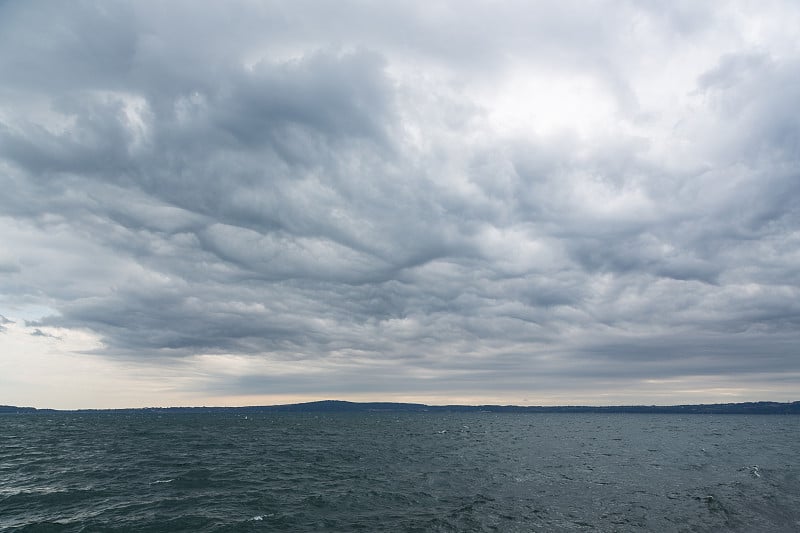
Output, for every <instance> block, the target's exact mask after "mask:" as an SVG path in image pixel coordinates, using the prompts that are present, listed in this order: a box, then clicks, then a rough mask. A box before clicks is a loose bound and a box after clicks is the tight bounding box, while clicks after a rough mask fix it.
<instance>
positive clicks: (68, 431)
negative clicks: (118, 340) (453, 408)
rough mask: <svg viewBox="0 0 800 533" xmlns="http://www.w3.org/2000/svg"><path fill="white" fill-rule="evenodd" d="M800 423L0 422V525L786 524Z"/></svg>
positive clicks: (559, 418) (442, 527) (72, 417)
mask: <svg viewBox="0 0 800 533" xmlns="http://www.w3.org/2000/svg"><path fill="white" fill-rule="evenodd" d="M798 437H800V417H794V416H734V415H725V416H710V415H709V416H706V415H694V416H678V415H624V414H615V415H604V414H489V413H472V414H441V413H437V414H420V413H416V414H413V413H409V414H396V413H368V414H328V415H313V414H303V415H292V414H267V413H264V414H248V415H247V418H245V415H241V414H230V413H215V414H155V413H126V414H120V413H93V414H75V413H56V414H41V413H40V414H32V415H4V416H0V530H3V531H6V530H7V531H76V532H77V531H82V532H90V531H92V532H94V531H259V532H266V531H369V532H372V531H420V532H426V531H500V532H507V531H508V532H512V531H643V530H644V531H760V532H768V531H798V530H800V479H798V473H799V471H800V454H798V452H800V438H798Z"/></svg>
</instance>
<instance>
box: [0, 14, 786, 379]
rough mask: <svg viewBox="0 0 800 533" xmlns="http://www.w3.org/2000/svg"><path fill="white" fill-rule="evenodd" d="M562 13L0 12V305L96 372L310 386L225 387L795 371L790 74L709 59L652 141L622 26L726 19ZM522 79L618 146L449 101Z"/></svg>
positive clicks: (689, 29) (769, 62)
mask: <svg viewBox="0 0 800 533" xmlns="http://www.w3.org/2000/svg"><path fill="white" fill-rule="evenodd" d="M579 6H580V8H581V9H579V10H577V12H576V11H575V9H573V8H575V5H572V6H571V7H570V6H568V7H566V8H560V7H554V6H545V5H540V6H534V7H529V6H527V5H523V4H522V3H519V4H517V3H513V2H512V3H508V4H503V5H500V6H490V5H489V4H483V3H467V4H465V5H464V6H463V7H462V8H460V9H459V12H458V13H456V12H449V10H448V9H446V8H443V9H444V12H439V13H435V12H433V11H430V10H427V9H426V8H423V7H421V6H413V5H411V6H409V7H408V9H402V10H400V9H398V8H394V7H387V8H386V9H385V10H378V11H376V10H375V8H372V7H370V6H369V5H362V4H360V3H356V4H349V3H345V4H343V5H342V7H341V10H340V9H338V8H337V10H336V12H335V13H334V12H331V11H330V9H331V8H328V7H325V6H320V5H316V4H315V5H309V4H305V3H302V2H300V3H296V4H292V6H280V5H272V4H263V5H262V6H260V7H258V8H254V7H253V6H250V5H248V4H241V5H240V6H239V7H241V10H242V11H241V13H239V14H237V15H235V16H229V17H223V16H222V13H220V9H221V8H219V7H216V6H213V5H203V6H202V8H200V9H197V10H196V12H195V11H194V10H192V11H193V13H192V14H191V16H186V17H185V18H186V20H185V24H182V25H181V26H180V28H178V27H177V26H175V17H177V16H179V15H180V16H183V15H185V14H186V5H181V4H171V5H169V6H166V7H164V12H163V14H162V13H161V12H160V11H159V10H160V9H161V8H160V7H159V8H158V9H159V10H157V9H156V4H150V3H146V2H144V3H137V4H134V5H126V4H124V3H122V4H102V5H101V4H93V3H91V2H88V3H85V4H81V5H80V6H77V7H74V8H70V9H66V10H65V8H64V7H63V6H60V5H58V4H41V5H40V7H38V8H33V7H25V4H16V5H11V4H5V5H4V6H3V7H2V8H0V9H2V10H3V14H4V15H6V16H5V17H1V18H3V22H2V23H0V24H2V28H3V31H2V32H0V35H3V36H2V37H0V50H4V52H0V68H1V69H2V70H4V71H7V72H17V73H18V74H17V75H15V76H10V77H9V79H8V81H4V82H3V84H2V88H0V94H2V98H3V103H2V105H0V165H2V172H1V173H0V185H2V187H3V188H4V190H13V191H14V194H13V195H3V197H0V216H2V217H3V220H4V221H9V225H8V226H7V227H8V228H9V229H8V231H7V233H6V234H4V235H3V239H4V244H7V246H5V247H6V248H7V250H14V251H13V252H11V256H10V259H9V260H6V258H5V256H3V258H2V259H0V265H12V267H13V268H12V267H9V269H6V270H4V269H5V267H4V266H0V274H2V275H3V276H2V277H0V295H2V299H0V304H3V303H5V304H8V303H9V302H12V301H22V302H26V303H32V304H33V303H35V304H40V305H44V304H46V305H48V306H51V307H52V308H54V309H55V310H56V313H55V314H53V315H52V316H47V317H42V318H41V319H40V320H39V321H37V322H35V323H32V324H31V325H32V326H33V327H37V328H43V327H45V326H57V327H63V328H79V329H88V330H90V331H92V332H94V333H96V334H97V335H98V336H99V337H100V338H101V339H102V341H103V346H102V348H100V349H98V350H97V353H99V354H101V355H104V356H108V357H117V358H127V359H133V360H137V359H139V358H147V359H149V360H151V361H158V360H161V359H172V358H184V359H185V358H188V357H191V356H193V355H197V354H208V353H212V354H242V355H246V356H248V357H251V358H255V359H264V360H267V361H281V362H286V361H289V362H303V364H305V363H306V362H307V363H308V369H309V370H308V371H309V372H312V371H313V369H314V368H318V367H315V366H314V365H322V366H319V368H322V367H323V366H324V365H329V366H328V367H326V368H328V372H329V373H328V374H326V375H327V377H326V378H325V380H326V381H325V383H324V384H322V385H319V386H318V385H315V383H317V381H316V378H315V376H314V375H313V374H308V375H304V374H303V373H301V372H296V373H294V374H291V373H290V374H287V375H286V376H284V377H286V380H285V382H283V383H284V384H281V382H280V379H283V378H280V379H279V378H277V377H269V376H255V377H250V378H241V379H232V380H231V381H230V382H224V383H222V382H214V383H213V384H212V385H210V387H218V388H220V389H221V390H226V391H229V392H231V393H232V392H234V391H245V392H258V391H263V390H267V389H269V390H280V391H282V392H290V391H311V390H312V389H313V388H314V387H315V386H318V387H319V388H318V389H316V390H325V391H332V392H335V391H345V390H351V389H352V390H363V391H379V390H389V389H391V390H397V391H401V390H423V389H424V388H425V387H429V388H431V387H432V388H436V387H443V388H446V387H448V386H451V387H455V388H458V389H459V390H466V389H468V388H470V387H473V388H481V387H484V388H486V389H493V388H498V387H503V386H506V385H508V386H511V385H513V386H515V387H516V386H518V387H520V388H525V384H526V383H528V384H529V385H531V386H534V385H535V386H538V387H548V386H555V385H554V384H555V383H574V381H575V380H578V381H580V380H588V379H590V378H591V376H597V377H598V378H600V377H603V378H607V377H609V378H610V377H612V376H614V375H617V376H625V377H627V378H629V379H634V378H636V377H652V376H658V375H662V376H672V377H674V376H682V375H695V374H709V375H710V374H714V373H717V374H719V373H725V372H728V373H729V374H736V375H743V374H746V373H747V372H754V371H756V370H757V368H758V365H763V366H764V367H769V368H772V369H775V370H778V369H782V370H786V371H798V364H799V363H798V361H797V358H796V357H795V355H796V352H795V349H794V348H793V345H792V342H793V341H796V340H797V337H796V335H797V334H796V331H798V329H797V325H798V316H800V315H799V314H798V311H799V310H798V308H797V305H796V304H795V303H794V302H796V301H798V298H797V297H798V294H797V292H798V291H797V287H798V286H800V279H798V271H797V269H796V266H795V265H796V259H797V252H796V250H797V249H798V248H797V246H798V244H800V243H798V242H797V228H798V226H799V225H800V218H798V208H797V206H798V205H800V202H798V198H800V188H799V187H800V186H799V185H798V183H800V180H798V179H797V178H798V176H797V169H798V161H797V154H798V153H800V151H798V150H797V149H796V148H797V146H796V145H797V139H798V136H797V132H798V129H797V126H798V122H797V117H798V115H797V113H795V112H794V111H793V104H792V102H794V101H796V100H797V98H796V97H797V96H800V95H798V94H796V93H797V92H798V91H797V87H800V83H797V81H798V80H797V72H798V69H797V68H796V66H797V59H796V58H780V59H777V58H775V57H773V56H771V55H770V54H769V53H766V52H764V53H761V52H759V53H753V52H751V51H739V52H736V53H729V54H727V55H721V56H720V58H719V59H718V61H717V64H716V65H714V66H712V67H711V68H710V69H708V70H707V72H706V73H705V74H701V75H700V76H699V78H698V79H697V80H696V81H697V83H696V87H694V88H693V92H692V91H691V90H692V88H689V89H688V90H687V95H685V97H686V98H687V99H689V100H691V103H692V105H695V106H696V107H697V108H698V109H700V112H697V113H694V114H693V113H689V112H686V111H685V110H677V111H676V113H679V114H680V115H681V116H680V117H679V118H680V119H679V120H677V119H676V122H677V123H676V124H675V126H674V128H672V129H670V130H669V131H668V133H667V134H664V137H666V138H667V140H664V139H661V138H657V136H654V137H653V138H652V139H651V138H648V137H647V133H646V132H645V133H641V132H637V131H634V130H636V128H644V127H645V126H647V127H650V126H649V124H650V122H648V120H650V119H645V118H643V116H644V115H643V113H644V111H643V109H644V108H645V107H647V105H648V102H647V99H646V98H642V97H640V95H639V94H638V92H637V91H639V90H640V89H639V88H638V87H637V86H636V83H634V82H635V80H634V79H633V78H634V77H635V76H634V75H633V74H635V73H637V72H638V71H637V69H639V68H644V67H641V65H640V63H641V64H644V63H646V61H644V60H643V59H642V57H644V56H643V55H637V54H644V55H646V54H647V50H645V51H643V52H642V51H637V50H634V51H631V50H630V46H629V44H630V39H631V38H632V36H631V35H632V34H629V33H626V32H622V34H621V35H618V34H619V33H620V32H618V31H616V28H619V27H622V26H620V25H621V24H623V22H625V21H628V20H629V19H630V17H633V18H634V19H635V20H637V21H639V22H641V24H643V25H644V26H642V27H645V28H648V27H650V28H652V29H653V32H655V33H656V34H657V35H656V37H655V38H654V39H655V42H657V43H659V44H663V43H664V42H666V43H668V44H669V43H677V42H678V41H679V40H680V39H703V38H704V37H703V34H704V30H705V29H707V28H708V26H709V25H714V24H719V23H718V22H716V19H715V17H714V14H713V13H709V10H708V9H705V8H702V7H693V6H691V5H688V4H687V5H684V4H681V5H678V6H676V7H669V8H668V7H654V6H652V5H650V4H639V3H636V2H633V3H626V4H613V3H604V2H600V3H597V4H591V5H588V6H587V5H586V4H585V3H580V4H579ZM38 10H42V11H43V12H42V13H39V12H38ZM45 12H46V13H45ZM576 13H577V15H576ZM42 15H47V16H42ZM601 15H602V17H601ZM634 15H635V17H634ZM601 18H602V20H605V21H607V24H605V25H604V24H597V21H598V20H600V19H601ZM58 20H60V22H59V24H56V22H55V21H58ZM648 25H649V26H648ZM56 26H57V27H56ZM496 27H503V28H505V29H506V31H502V32H498V31H495V30H493V29H492V28H496ZM625 27H626V28H628V26H625ZM93 30H97V31H93ZM626 31H627V30H626ZM630 31H633V30H630ZM32 34H39V35H41V36H42V37H41V39H39V40H36V39H32V38H31V37H30V35H32ZM634 34H635V32H634ZM635 35H638V34H635ZM635 35H634V36H635ZM652 46H655V45H652ZM631 54H634V55H635V56H636V57H633V58H631V57H630V56H631ZM23 65H24V69H23V68H22V66H23ZM519 65H523V66H524V67H526V68H527V67H528V66H530V67H537V68H538V67H541V68H543V69H544V70H545V71H547V72H556V73H562V74H565V73H566V74H568V73H575V72H580V73H582V74H585V75H588V76H591V77H593V78H594V79H597V80H600V85H601V86H603V87H605V90H607V91H608V92H609V93H610V94H611V99H612V100H613V101H614V102H615V103H614V106H616V108H615V109H614V110H613V113H612V115H613V116H614V119H615V120H620V121H622V122H623V123H624V124H625V127H626V128H627V129H625V128H621V129H620V132H619V133H618V134H614V135H613V136H609V137H613V138H603V137H601V136H598V137H592V138H584V137H582V136H581V135H580V134H579V133H576V132H569V131H566V132H562V133H559V134H557V135H553V136H549V137H548V136H546V135H541V136H531V135H526V134H525V133H524V132H523V133H520V132H511V133H508V132H504V133H502V134H499V133H497V132H494V131H493V130H492V126H491V120H490V119H491V117H490V113H489V111H487V110H486V109H484V107H482V106H483V105H485V104H479V103H478V102H476V101H473V100H472V97H473V93H472V92H470V91H472V90H477V89H475V87H478V86H480V87H484V86H485V85H491V84H492V80H493V79H494V78H492V76H497V78H498V79H500V78H502V76H504V75H506V74H507V69H510V68H518V67H519ZM407 71H408V72H407ZM409 72H410V73H409ZM586 73H588V74H586ZM632 73H633V74H632ZM428 75H430V77H431V79H432V80H433V81H427V82H426V81H425V80H426V76H428ZM404 76H405V77H404ZM49 77H52V78H53V81H52V83H48V81H47V80H48V78H49ZM426 83H427V84H426ZM536 97H537V96H536V95H535V94H532V95H531V96H530V98H536ZM662 111H663V110H662ZM667 111H671V110H667ZM623 130H624V131H623ZM674 139H679V140H680V142H678V141H674ZM668 142H674V145H675V146H678V145H680V146H684V145H688V146H689V148H687V149H686V150H687V151H688V155H687V154H686V153H678V152H677V151H676V152H675V154H673V155H672V160H670V161H664V160H662V159H659V156H658V155H657V154H656V148H658V146H660V144H659V143H668ZM681 142H683V144H680V143H681ZM670 146H671V147H672V145H670ZM14 265H17V266H14ZM6 274H8V275H6ZM0 327H2V326H0ZM36 331H41V330H38V329H37V330H36ZM704 346H706V347H708V349H707V350H706V349H705V348H703V347H704ZM759 346H762V347H763V349H759ZM354 361H358V363H357V364H356V363H355V362H354ZM334 362H336V363H337V364H339V363H342V364H340V366H335V365H334ZM343 362H353V363H352V365H350V364H344V363H343ZM334 366H335V368H334ZM362 372H363V375H362V374H361V373H362ZM420 373H421V374H424V375H426V376H429V377H428V378H426V379H427V381H426V379H421V378H419V375H420ZM426 373H427V374H426ZM287 376H288V377H287ZM373 378H374V379H373ZM548 380H550V381H548ZM551 382H552V383H551ZM331 383H338V385H333V384H331Z"/></svg>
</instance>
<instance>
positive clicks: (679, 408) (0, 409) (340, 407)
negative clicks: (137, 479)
mask: <svg viewBox="0 0 800 533" xmlns="http://www.w3.org/2000/svg"><path fill="white" fill-rule="evenodd" d="M54 411H55V410H53V409H35V408H33V407H15V406H11V405H0V414H14V413H40V412H50V413H52V412H54ZM134 411H142V412H171V413H206V412H238V413H252V412H272V413H363V412H397V413H425V412H428V413H441V412H451V413H478V412H488V413H650V414H654V413H665V414H687V415H688V414H720V415H722V414H753V415H789V414H791V415H797V414H800V402H787V403H781V402H745V403H717V404H698V405H670V406H661V405H617V406H607V407H597V406H555V407H550V406H548V407H531V406H520V405H425V404H421V403H393V402H362V403H357V402H345V401H341V400H323V401H319V402H307V403H295V404H286V405H264V406H249V407H148V408H137V409H82V410H80V412H134ZM67 412H74V411H67Z"/></svg>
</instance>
